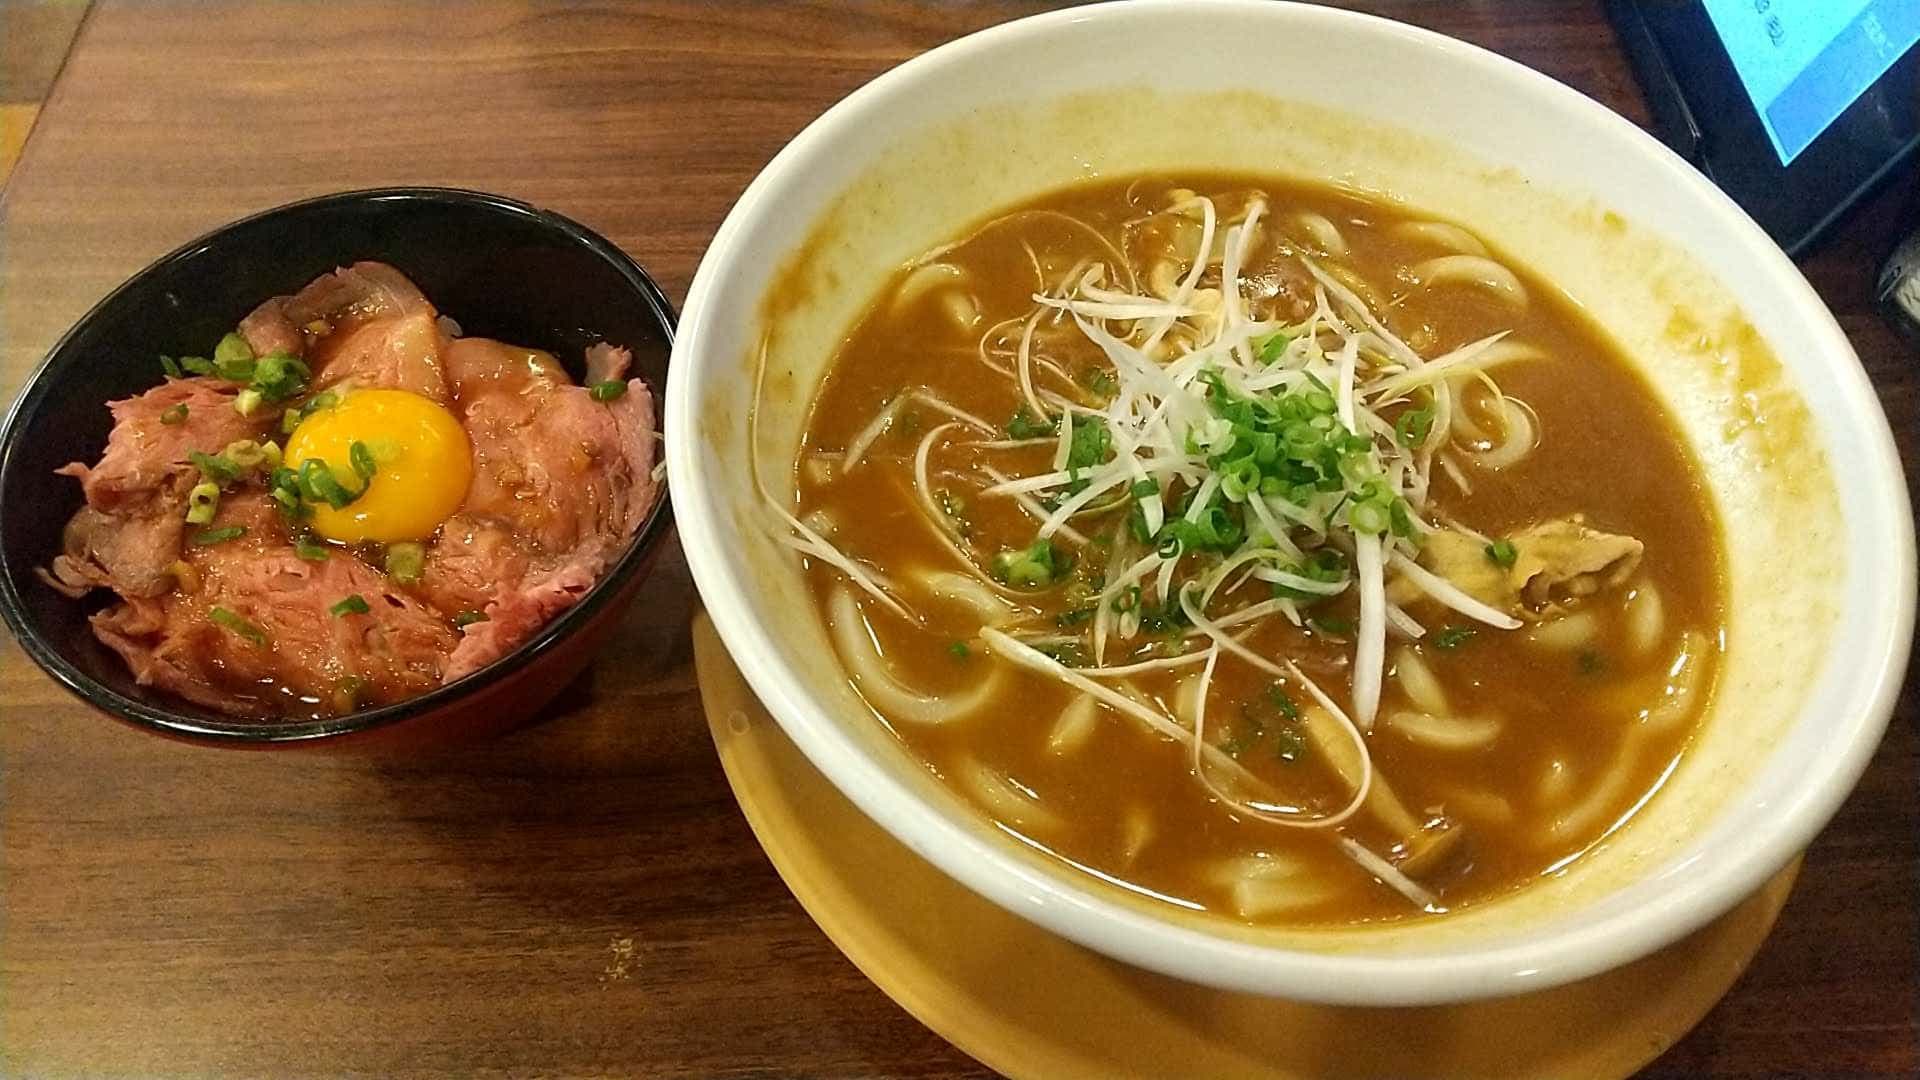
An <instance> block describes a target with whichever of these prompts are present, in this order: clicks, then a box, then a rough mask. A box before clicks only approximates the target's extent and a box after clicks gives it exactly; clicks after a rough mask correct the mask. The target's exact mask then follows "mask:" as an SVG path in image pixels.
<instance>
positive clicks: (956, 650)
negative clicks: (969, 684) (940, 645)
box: [947, 641, 973, 660]
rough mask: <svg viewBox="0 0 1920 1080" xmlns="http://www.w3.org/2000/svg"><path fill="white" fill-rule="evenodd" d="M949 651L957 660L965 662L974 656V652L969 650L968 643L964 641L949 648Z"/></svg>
mask: <svg viewBox="0 0 1920 1080" xmlns="http://www.w3.org/2000/svg"><path fill="white" fill-rule="evenodd" d="M947 651H948V652H950V653H952V654H953V657H954V659H956V660H965V659H966V658H967V657H969V656H972V655H973V650H972V649H969V648H967V643H966V642H964V641H956V642H954V643H953V644H951V645H949V646H947Z"/></svg>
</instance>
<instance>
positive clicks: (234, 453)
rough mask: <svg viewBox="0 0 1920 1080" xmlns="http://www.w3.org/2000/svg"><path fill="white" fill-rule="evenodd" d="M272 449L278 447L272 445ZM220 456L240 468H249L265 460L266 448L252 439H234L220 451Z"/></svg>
mask: <svg viewBox="0 0 1920 1080" xmlns="http://www.w3.org/2000/svg"><path fill="white" fill-rule="evenodd" d="M268 445H269V446H272V445H273V444H271V443H269V444H268ZM274 449H275V450H276V451H277V450H279V449H280V448H279V447H278V446H274ZM220 456H221V457H222V458H224V459H225V460H227V461H230V462H232V463H233V464H234V465H236V466H238V467H239V468H241V469H251V468H253V467H255V466H257V465H260V464H262V463H264V462H265V461H266V460H267V453H266V450H265V449H264V448H263V447H262V446H261V445H260V444H259V443H257V442H254V441H253V440H252V439H235V440H234V441H233V442H230V443H228V444H227V446H226V449H224V450H222V451H220Z"/></svg>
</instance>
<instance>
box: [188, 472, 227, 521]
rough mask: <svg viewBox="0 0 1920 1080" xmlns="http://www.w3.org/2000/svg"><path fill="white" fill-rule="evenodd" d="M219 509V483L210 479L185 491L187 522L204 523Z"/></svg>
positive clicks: (211, 518) (210, 519)
mask: <svg viewBox="0 0 1920 1080" xmlns="http://www.w3.org/2000/svg"><path fill="white" fill-rule="evenodd" d="M219 509H220V485H218V484H216V483H214V482H213V481H211V480H207V481H203V482H201V483H198V484H195V485H193V490H192V491H189V492H187V524H189V525H205V524H206V523H207V522H209V521H212V520H213V515H214V512H215V511H217V510H219Z"/></svg>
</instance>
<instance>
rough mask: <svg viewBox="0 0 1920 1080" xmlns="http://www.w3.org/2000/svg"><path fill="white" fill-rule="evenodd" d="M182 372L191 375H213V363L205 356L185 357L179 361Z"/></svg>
mask: <svg viewBox="0 0 1920 1080" xmlns="http://www.w3.org/2000/svg"><path fill="white" fill-rule="evenodd" d="M179 364H180V370H182V371H185V372H187V373H188V374H190V375H211V374H213V361H211V360H209V359H207V358H206V357H204V356H183V357H181V358H180V360H179Z"/></svg>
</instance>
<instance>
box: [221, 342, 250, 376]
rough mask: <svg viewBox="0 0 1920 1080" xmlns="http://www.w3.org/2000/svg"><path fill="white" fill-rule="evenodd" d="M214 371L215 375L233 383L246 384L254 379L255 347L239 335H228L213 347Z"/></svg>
mask: <svg viewBox="0 0 1920 1080" xmlns="http://www.w3.org/2000/svg"><path fill="white" fill-rule="evenodd" d="M213 370H214V372H215V374H217V375H219V376H220V377H221V378H223V379H227V380H230V381H232V382H246V381H247V380H249V379H251V378H253V346H251V345H248V344H247V339H246V338H243V337H241V336H240V335H239V334H228V335H227V336H226V337H223V338H221V339H220V344H218V345H215V346H214V347H213Z"/></svg>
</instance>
